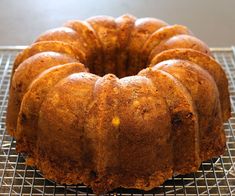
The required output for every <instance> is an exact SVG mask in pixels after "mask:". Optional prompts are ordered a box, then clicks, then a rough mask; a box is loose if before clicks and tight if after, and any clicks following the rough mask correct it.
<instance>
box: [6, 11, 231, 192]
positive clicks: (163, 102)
mask: <svg viewBox="0 0 235 196" xmlns="http://www.w3.org/2000/svg"><path fill="white" fill-rule="evenodd" d="M230 113H231V108H230V100H229V92H228V81H227V78H226V75H225V73H224V71H223V69H222V68H221V66H220V65H219V64H218V63H217V62H216V61H215V59H214V58H213V56H212V54H211V52H210V50H209V48H208V46H207V45H206V44H205V43H203V42H202V41H201V40H199V39H198V38H196V37H195V36H193V35H192V32H191V31H190V30H188V28H187V27H185V26H182V25H168V24H167V23H165V22H164V21H161V20H158V19H155V18H140V19H137V18H135V17H134V16H131V15H123V16H120V17H118V18H116V19H115V18H112V17H109V16H96V17H92V18H89V19H87V20H85V21H79V20H72V21H68V22H67V23H65V24H64V26H63V27H60V28H56V29H52V30H49V31H47V32H45V33H44V34H42V35H40V36H39V37H38V38H37V40H36V41H35V42H34V43H33V44H32V45H31V46H29V47H28V48H26V49H25V50H24V51H22V52H21V53H20V54H18V56H17V58H16V59H15V62H14V67H13V70H12V78H11V87H10V95H9V102H8V111H7V122H6V123H7V130H8V132H9V133H10V134H11V135H12V136H13V137H14V138H15V139H16V142H17V143H16V144H17V151H18V152H24V153H26V154H27V155H28V157H27V163H28V164H33V165H35V166H36V167H37V168H39V169H40V170H41V171H42V173H43V174H44V176H45V177H46V178H48V179H51V180H54V181H56V182H58V183H62V184H78V183H84V184H85V185H88V186H90V187H91V188H92V189H93V191H94V192H95V193H97V194H99V193H104V192H107V191H110V190H112V189H114V188H117V187H125V188H138V189H144V190H150V189H152V188H154V187H157V186H159V185H161V184H162V183H163V182H164V181H165V180H167V179H168V178H170V177H171V176H172V175H174V174H186V173H190V172H194V171H196V170H197V169H198V167H199V166H200V164H201V162H202V161H205V160H208V159H210V158H212V157H215V156H218V155H221V154H223V152H224V149H225V142H226V139H225V134H224V130H223V122H225V121H226V120H227V119H228V118H229V117H230Z"/></svg>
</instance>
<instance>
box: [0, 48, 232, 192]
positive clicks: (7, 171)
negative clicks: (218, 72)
mask: <svg viewBox="0 0 235 196" xmlns="http://www.w3.org/2000/svg"><path fill="white" fill-rule="evenodd" d="M23 48H24V47H23V46H13V47H11V46H7V47H0V149H1V150H0V195H1V196H4V195H25V196H28V195H35V196H37V195H58V196H60V195H67V196H70V195H71V196H72V195H94V194H93V193H92V191H91V189H89V188H87V187H86V186H84V185H77V186H62V185H58V184H56V183H54V182H51V181H48V180H46V179H44V178H43V176H42V175H41V174H40V171H38V170H37V169H36V168H32V167H29V166H26V165H25V160H24V157H23V156H22V155H21V154H17V153H16V151H15V140H14V139H12V138H11V137H10V136H9V135H8V134H7V132H6V129H5V118H6V117H5V116H6V107H7V100H8V88H9V80H10V75H11V68H12V63H13V61H14V58H15V56H16V54H17V53H18V52H19V51H20V50H22V49H23ZM212 51H213V54H214V56H215V58H216V59H217V61H219V62H220V63H221V64H222V65H223V68H224V70H225V72H226V74H227V77H228V79H229V90H230V95H231V96H230V98H231V103H232V117H231V118H230V120H229V121H228V122H226V123H225V124H224V130H225V132H226V137H227V149H226V153H225V155H224V156H221V157H218V158H215V159H212V160H209V161H207V162H203V163H202V164H201V166H200V169H199V170H198V171H197V172H195V173H192V174H189V175H184V176H175V177H172V179H169V180H168V181H166V182H165V183H164V184H163V185H162V186H160V187H158V188H155V189H153V190H151V191H148V192H144V191H140V190H135V189H116V190H114V191H113V192H112V193H109V194H108V195H148V196H150V195H177V196H178V195H216V196H217V195H226V196H227V195H235V48H234V47H231V48H212ZM135 161H138V160H135Z"/></svg>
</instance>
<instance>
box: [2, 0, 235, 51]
mask: <svg viewBox="0 0 235 196" xmlns="http://www.w3.org/2000/svg"><path fill="white" fill-rule="evenodd" d="M125 13H130V14H133V15H135V16H137V17H156V18H160V19H162V20H165V21H166V22H168V23H169V24H183V25H186V26H188V27H189V28H190V29H191V30H192V32H193V33H194V34H195V35H196V36H197V37H199V38H200V39H202V40H203V41H205V42H206V43H207V44H208V45H209V46H210V47H228V46H231V45H235V1H233V0H223V1H219V0H206V1H204V0H197V1H194V0H178V1H173V0H165V1H158V0H135V1H134V0H99V1H97V0H86V1H85V0H84V1H76V0H66V1H65V0H64V1H62V0H50V1H49V0H40V1H33V0H20V1H17V0H0V45H28V44H30V43H31V42H32V41H34V39H35V38H36V37H37V36H38V35H39V34H41V33H42V32H44V31H45V30H48V29H50V28H54V27H58V26H61V25H62V24H63V23H64V22H65V21H67V20H69V19H81V20H83V19H86V18H88V17H91V16H94V15H111V16H114V17H117V16H120V15H122V14H125Z"/></svg>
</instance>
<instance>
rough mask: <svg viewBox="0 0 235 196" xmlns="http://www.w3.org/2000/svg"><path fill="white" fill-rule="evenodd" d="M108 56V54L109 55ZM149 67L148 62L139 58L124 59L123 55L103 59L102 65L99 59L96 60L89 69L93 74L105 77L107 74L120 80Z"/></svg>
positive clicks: (129, 56)
mask: <svg viewBox="0 0 235 196" xmlns="http://www.w3.org/2000/svg"><path fill="white" fill-rule="evenodd" d="M107 55H108V54H107ZM146 66H147V60H146V61H144V60H140V58H138V57H132V56H131V55H127V57H126V58H124V57H123V56H122V55H117V56H114V57H113V58H110V56H105V55H104V57H103V61H102V63H99V59H98V58H96V59H95V60H94V63H90V64H89V65H88V68H89V70H90V72H91V73H93V74H96V75H99V76H104V75H105V74H114V75H116V76H117V77H119V78H122V77H126V76H132V75H136V74H138V72H139V71H141V70H142V69H144V68H145V67H146Z"/></svg>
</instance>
